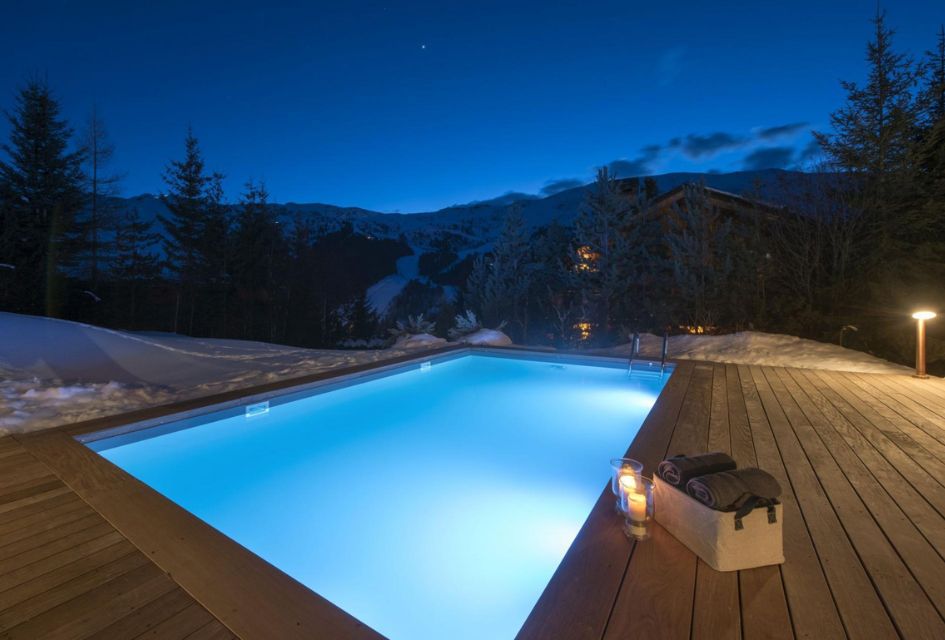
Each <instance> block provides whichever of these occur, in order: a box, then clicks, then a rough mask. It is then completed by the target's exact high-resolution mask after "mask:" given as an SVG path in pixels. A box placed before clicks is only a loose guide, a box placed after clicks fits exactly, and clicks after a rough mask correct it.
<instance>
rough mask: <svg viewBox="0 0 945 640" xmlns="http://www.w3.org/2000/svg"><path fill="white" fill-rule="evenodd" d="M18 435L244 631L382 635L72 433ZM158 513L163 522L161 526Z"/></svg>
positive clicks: (340, 636) (189, 587) (203, 600)
mask: <svg viewBox="0 0 945 640" xmlns="http://www.w3.org/2000/svg"><path fill="white" fill-rule="evenodd" d="M20 441H21V443H22V444H23V446H24V447H25V448H26V449H27V450H28V451H29V452H30V453H31V454H32V455H33V456H35V457H36V458H37V459H39V460H40V461H41V462H44V463H45V464H47V465H50V466H51V467H52V468H53V469H54V470H55V471H56V473H57V475H58V476H59V477H60V479H62V480H63V482H65V483H66V485H68V486H69V487H70V488H71V489H72V490H73V491H74V492H75V493H76V494H77V495H78V496H79V497H81V498H82V499H83V500H84V501H85V502H87V503H88V504H89V505H91V506H92V507H93V508H94V509H96V510H97V511H98V512H99V513H101V514H102V515H103V516H104V517H105V519H106V520H108V521H109V522H110V523H111V525H112V526H113V527H115V528H116V530H117V531H118V532H119V533H120V535H121V536H124V537H126V538H128V539H129V540H130V541H131V542H132V543H133V544H135V546H137V547H138V548H140V549H142V550H143V551H145V553H146V554H147V555H148V557H149V558H150V559H151V560H152V562H154V563H155V564H156V565H158V566H159V567H161V569H162V570H164V571H166V572H167V573H169V574H171V575H173V576H174V580H175V581H176V582H177V584H179V585H180V586H181V587H183V588H184V589H185V590H186V591H188V592H189V593H191V594H195V593H199V594H200V599H199V602H200V604H201V605H202V606H204V607H205V608H206V609H208V610H209V611H210V612H211V613H212V614H213V615H214V616H216V617H217V619H219V620H220V621H221V622H222V623H223V624H225V625H226V626H227V627H228V628H230V629H231V630H233V631H235V632H236V633H237V634H238V635H241V636H246V637H267V636H268V637H279V638H284V639H286V640H289V639H290V638H309V637H311V636H312V635H313V634H314V633H316V632H317V633H320V634H323V635H325V636H330V637H333V638H338V639H339V640H340V639H343V638H377V637H378V635H377V634H376V632H374V631H373V630H371V629H370V628H369V627H367V626H366V625H364V624H363V623H361V622H360V621H358V620H356V619H355V618H353V617H352V616H350V615H349V614H347V613H345V612H343V611H342V610H341V609H339V608H338V607H336V606H335V605H333V604H331V603H330V602H328V601H327V600H325V599H324V598H321V597H320V596H318V595H317V594H315V593H314V592H312V591H311V590H310V589H308V588H307V587H305V586H304V585H302V584H300V583H299V582H297V581H295V580H293V579H292V578H290V577H289V576H287V575H286V574H284V573H283V572H281V571H280V570H278V569H277V568H275V567H274V566H272V565H270V564H268V563H267V562H265V561H264V560H262V559H261V558H259V557H258V556H256V555H254V554H251V553H248V552H247V551H246V550H245V549H244V548H243V547H241V546H240V545H238V544H237V543H236V542H234V541H233V540H231V539H229V538H227V537H226V536H224V535H222V534H221V533H219V532H218V531H216V530H215V529H213V528H212V527H210V526H209V525H208V524H206V523H205V522H203V521H201V520H199V519H198V518H196V517H194V516H193V515H192V514H190V513H188V512H187V511H185V510H184V509H182V508H181V507H179V506H178V505H176V504H174V503H173V502H171V501H170V500H168V499H167V498H165V497H164V496H162V495H160V494H158V493H157V492H155V491H153V490H152V489H151V488H150V487H147V486H146V485H144V484H143V483H141V482H140V481H138V480H136V479H135V478H133V477H131V476H130V475H128V474H127V473H125V472H124V471H122V470H120V469H118V468H117V467H115V466H114V465H112V464H111V463H109V462H107V461H106V460H105V459H103V458H101V457H100V456H98V455H97V454H96V453H94V452H93V451H91V450H90V449H88V448H86V447H85V446H83V445H81V444H79V443H78V442H76V441H75V440H74V439H73V438H72V437H70V436H69V435H67V434H66V433H64V432H60V431H48V432H41V433H38V434H31V435H29V436H25V437H22V438H20ZM141 514H147V517H146V518H142V517H141ZM155 521H157V522H161V527H155V526H154V524H153V523H154V522H155ZM316 630H317V631H316Z"/></svg>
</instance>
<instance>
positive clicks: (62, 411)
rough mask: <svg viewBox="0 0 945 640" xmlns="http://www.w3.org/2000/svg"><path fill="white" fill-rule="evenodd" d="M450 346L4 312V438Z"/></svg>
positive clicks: (771, 344) (436, 341)
mask: <svg viewBox="0 0 945 640" xmlns="http://www.w3.org/2000/svg"><path fill="white" fill-rule="evenodd" d="M467 341H468V342H472V343H475V344H508V343H509V342H510V341H509V340H508V338H507V337H506V336H505V334H502V333H501V332H495V331H492V330H481V331H479V332H477V333H476V334H472V335H471V336H468V337H467ZM661 342H662V341H661V339H660V338H658V337H656V336H651V335H646V336H643V339H642V344H641V350H642V355H643V356H644V357H656V358H658V357H659V353H660V348H661ZM444 343H445V341H443V340H442V339H440V338H434V337H433V336H413V338H412V340H411V341H410V343H409V344H402V345H401V348H392V349H378V350H362V351H332V350H317V349H300V348H295V347H285V346H280V345H273V344H267V343H262V342H246V341H241V340H209V339H201V338H188V337H184V336H177V335H170V334H155V333H151V334H144V333H127V332H122V331H114V330H111V329H103V328H101V327H94V326H90V325H86V324H81V323H77V322H68V321H65V320H55V319H52V318H41V317H37V316H24V315H16V314H11V313H2V312H0V435H2V434H4V433H10V432H18V431H32V430H37V429H43V428H48V427H51V426H56V425H61V424H66V423H70V422H76V421H79V420H87V419H91V418H97V417H101V416H106V415H113V414H117V413H123V412H126V411H131V410H134V409H141V408H145V407H151V406H157V405H161V404H166V403H170V402H174V401H179V400H185V399H189V398H195V397H199V396H204V395H209V394H213V393H220V392H223V391H227V390H230V389H238V388H242V387H250V386H253V385H258V384H262V383H265V382H271V381H274V380H279V379H285V378H291V377H297V376H301V375H305V374H310V373H316V372H319V371H326V370H330V369H337V368H340V367H347V366H351V365H354V364H360V363H366V362H377V361H381V360H384V359H387V358H392V357H395V356H399V355H402V354H404V353H409V352H416V351H418V350H420V349H423V348H431V347H439V346H442V345H443V344H444ZM418 347H419V349H418ZM629 352H630V346H629V345H623V346H621V347H616V348H613V349H607V350H601V351H598V352H597V353H607V354H612V355H619V356H626V355H628V354H629ZM669 355H670V357H673V358H690V359H696V360H711V361H714V362H734V363H741V364H766V365H779V366H789V367H805V368H816V369H833V370H842V371H863V372H876V373H908V372H909V371H910V369H908V368H906V367H902V366H899V365H895V364H892V363H889V362H886V361H884V360H880V359H878V358H874V357H872V356H870V355H868V354H865V353H861V352H858V351H851V350H849V349H843V348H841V347H838V346H836V345H830V344H823V343H820V342H813V341H810V340H802V339H800V338H794V337H791V336H783V335H773V334H765V333H754V332H744V333H736V334H732V335H726V336H674V337H672V338H671V339H670V347H669Z"/></svg>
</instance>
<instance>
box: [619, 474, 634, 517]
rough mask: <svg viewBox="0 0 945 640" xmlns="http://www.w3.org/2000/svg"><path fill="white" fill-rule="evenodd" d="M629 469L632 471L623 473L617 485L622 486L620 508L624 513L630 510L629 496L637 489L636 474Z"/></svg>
mask: <svg viewBox="0 0 945 640" xmlns="http://www.w3.org/2000/svg"><path fill="white" fill-rule="evenodd" d="M628 471H630V472H629V473H626V474H621V476H620V479H619V480H617V486H619V487H620V508H621V510H622V511H623V512H624V513H628V512H629V505H628V503H627V498H628V496H630V495H631V494H632V493H634V492H636V490H637V478H636V475H634V473H633V472H632V471H631V470H629V469H628Z"/></svg>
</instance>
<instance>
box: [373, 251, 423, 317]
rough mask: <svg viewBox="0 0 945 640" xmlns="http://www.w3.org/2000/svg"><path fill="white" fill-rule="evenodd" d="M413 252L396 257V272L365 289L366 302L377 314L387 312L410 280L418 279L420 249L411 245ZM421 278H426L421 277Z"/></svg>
mask: <svg viewBox="0 0 945 640" xmlns="http://www.w3.org/2000/svg"><path fill="white" fill-rule="evenodd" d="M411 249H412V250H413V254H412V255H409V256H403V257H402V258H398V259H397V273H394V274H391V275H389V276H386V277H384V278H381V279H380V280H378V281H377V282H375V283H374V284H372V285H371V286H370V287H368V290H367V299H368V304H369V305H371V309H373V310H374V312H375V313H377V314H378V315H381V316H383V315H384V314H385V313H387V310H388V309H389V308H390V305H391V303H392V302H393V301H394V298H396V297H397V296H398V295H400V292H401V291H403V290H404V287H406V286H407V283H409V282H410V281H411V280H417V279H420V278H419V275H420V253H421V252H420V251H418V250H417V248H416V247H411ZM422 280H424V281H425V280H426V278H423V279H422Z"/></svg>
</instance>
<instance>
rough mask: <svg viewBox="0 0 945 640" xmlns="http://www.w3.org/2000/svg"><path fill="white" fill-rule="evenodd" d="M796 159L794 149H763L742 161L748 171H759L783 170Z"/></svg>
mask: <svg viewBox="0 0 945 640" xmlns="http://www.w3.org/2000/svg"><path fill="white" fill-rule="evenodd" d="M793 159H794V147H761V148H760V149H755V150H754V151H752V152H751V153H749V154H748V155H747V156H745V158H744V160H743V161H742V163H743V166H744V168H745V169H746V170H748V171H755V170H758V169H783V168H784V167H786V166H788V165H789V164H791V161H792V160H793Z"/></svg>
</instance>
